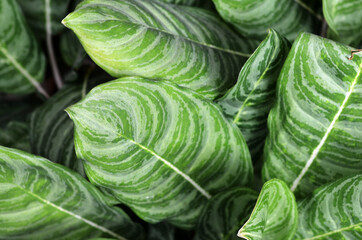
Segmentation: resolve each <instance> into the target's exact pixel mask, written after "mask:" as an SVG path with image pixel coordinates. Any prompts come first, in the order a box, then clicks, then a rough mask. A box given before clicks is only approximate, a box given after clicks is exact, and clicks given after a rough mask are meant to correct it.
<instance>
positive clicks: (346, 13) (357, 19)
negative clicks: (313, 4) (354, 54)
mask: <svg viewBox="0 0 362 240" xmlns="http://www.w3.org/2000/svg"><path fill="white" fill-rule="evenodd" d="M323 14H324V17H325V19H326V21H327V23H328V26H329V28H330V30H332V34H330V36H331V37H333V38H334V39H335V40H337V41H341V42H343V43H346V44H349V45H353V46H357V45H358V44H360V43H361V42H362V31H361V29H362V2H361V0H323Z"/></svg>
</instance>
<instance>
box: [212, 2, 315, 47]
mask: <svg viewBox="0 0 362 240" xmlns="http://www.w3.org/2000/svg"><path fill="white" fill-rule="evenodd" d="M213 2H214V3H215V6H216V9H217V11H218V12H219V14H220V15H221V16H222V18H223V19H224V20H225V21H227V22H230V23H232V24H233V25H234V26H235V28H236V29H237V30H238V31H239V32H240V34H242V35H243V36H245V37H249V38H255V39H259V40H263V38H265V37H266V35H267V30H268V29H269V28H273V29H275V30H277V31H278V32H279V33H280V34H281V35H283V36H285V37H286V38H287V39H288V40H291V41H293V40H294V39H295V38H296V37H297V35H298V33H299V32H311V31H312V26H313V19H312V16H311V15H310V14H309V13H308V12H307V11H306V10H305V9H303V8H302V7H301V6H300V5H299V4H298V3H297V2H296V1H291V0H259V1H251V0H213Z"/></svg>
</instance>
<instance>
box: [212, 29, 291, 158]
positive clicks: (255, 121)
mask: <svg viewBox="0 0 362 240" xmlns="http://www.w3.org/2000/svg"><path fill="white" fill-rule="evenodd" d="M288 52H289V43H288V40H286V39H285V38H284V37H282V36H280V35H279V34H278V33H277V32H276V31H274V30H270V32H269V35H268V36H267V38H266V39H265V40H264V41H263V42H262V43H261V44H260V46H259V47H258V48H257V50H256V51H255V52H254V54H253V55H252V56H251V57H250V58H249V59H248V61H247V62H246V63H245V65H244V66H243V68H242V70H241V72H240V74H239V78H238V82H237V83H236V85H235V86H234V87H233V88H232V89H231V90H230V91H228V92H227V94H225V96H223V97H222V98H221V99H220V100H218V104H219V105H220V106H221V108H222V109H223V110H224V112H225V114H226V116H227V117H228V118H230V119H232V121H233V122H234V123H235V124H237V125H238V127H239V128H240V130H241V132H242V133H243V136H244V138H245V140H246V142H247V144H248V147H249V149H250V153H251V155H252V156H255V155H258V153H260V152H261V149H262V147H263V145H264V140H265V137H266V135H267V133H268V129H267V125H266V121H267V117H268V114H269V111H270V109H271V107H272V105H273V103H274V100H275V98H276V96H275V89H276V81H277V78H278V76H279V72H280V70H281V68H282V66H283V63H284V60H285V58H286V57H287V55H288Z"/></svg>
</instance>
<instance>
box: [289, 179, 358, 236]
mask: <svg viewBox="0 0 362 240" xmlns="http://www.w3.org/2000/svg"><path fill="white" fill-rule="evenodd" d="M361 193H362V175H361V174H359V175H356V176H353V177H346V178H342V179H339V180H337V181H335V182H333V183H330V184H327V185H325V186H322V187H320V188H318V189H317V190H315V191H314V192H313V194H312V195H310V196H309V197H307V198H306V199H304V200H303V201H301V202H299V203H298V210H299V219H298V229H297V232H296V234H295V236H294V239H310V240H312V239H346V240H347V239H350V240H354V239H362V231H361V230H362V206H361V202H362V195H361Z"/></svg>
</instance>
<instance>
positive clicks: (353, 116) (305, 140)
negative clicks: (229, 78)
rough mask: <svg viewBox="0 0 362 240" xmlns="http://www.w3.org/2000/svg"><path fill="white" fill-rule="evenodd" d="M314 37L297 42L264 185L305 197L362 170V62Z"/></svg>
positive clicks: (272, 119)
mask: <svg viewBox="0 0 362 240" xmlns="http://www.w3.org/2000/svg"><path fill="white" fill-rule="evenodd" d="M350 54H351V48H350V47H347V46H345V45H342V44H339V43H336V42H333V41H331V40H326V39H323V38H320V37H317V36H314V35H311V34H301V35H300V36H299V37H298V39H297V40H296V41H295V42H294V45H293V47H292V49H291V51H290V53H289V55H288V58H287V60H286V62H285V64H284V66H283V69H282V71H281V73H280V76H279V79H278V86H277V96H278V97H277V103H276V105H275V106H274V107H273V109H272V110H271V112H270V114H269V118H268V128H269V132H270V134H269V136H268V138H267V141H266V144H265V148H264V162H265V163H264V166H263V176H264V179H271V178H276V177H277V178H280V179H282V180H284V181H285V182H286V183H287V184H288V185H289V186H290V187H291V189H292V191H295V193H296V194H297V196H304V195H306V194H308V193H310V192H312V191H313V190H314V189H315V188H317V187H318V186H321V185H324V184H326V183H328V182H331V181H333V180H335V179H337V178H339V177H342V176H347V175H350V174H357V173H359V172H360V171H361V169H362V118H361V116H362V105H361V100H362V74H361V71H362V70H361V69H362V57H361V56H360V55H358V54H356V55H354V58H353V59H352V60H348V59H347V58H348V57H349V56H350Z"/></svg>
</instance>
